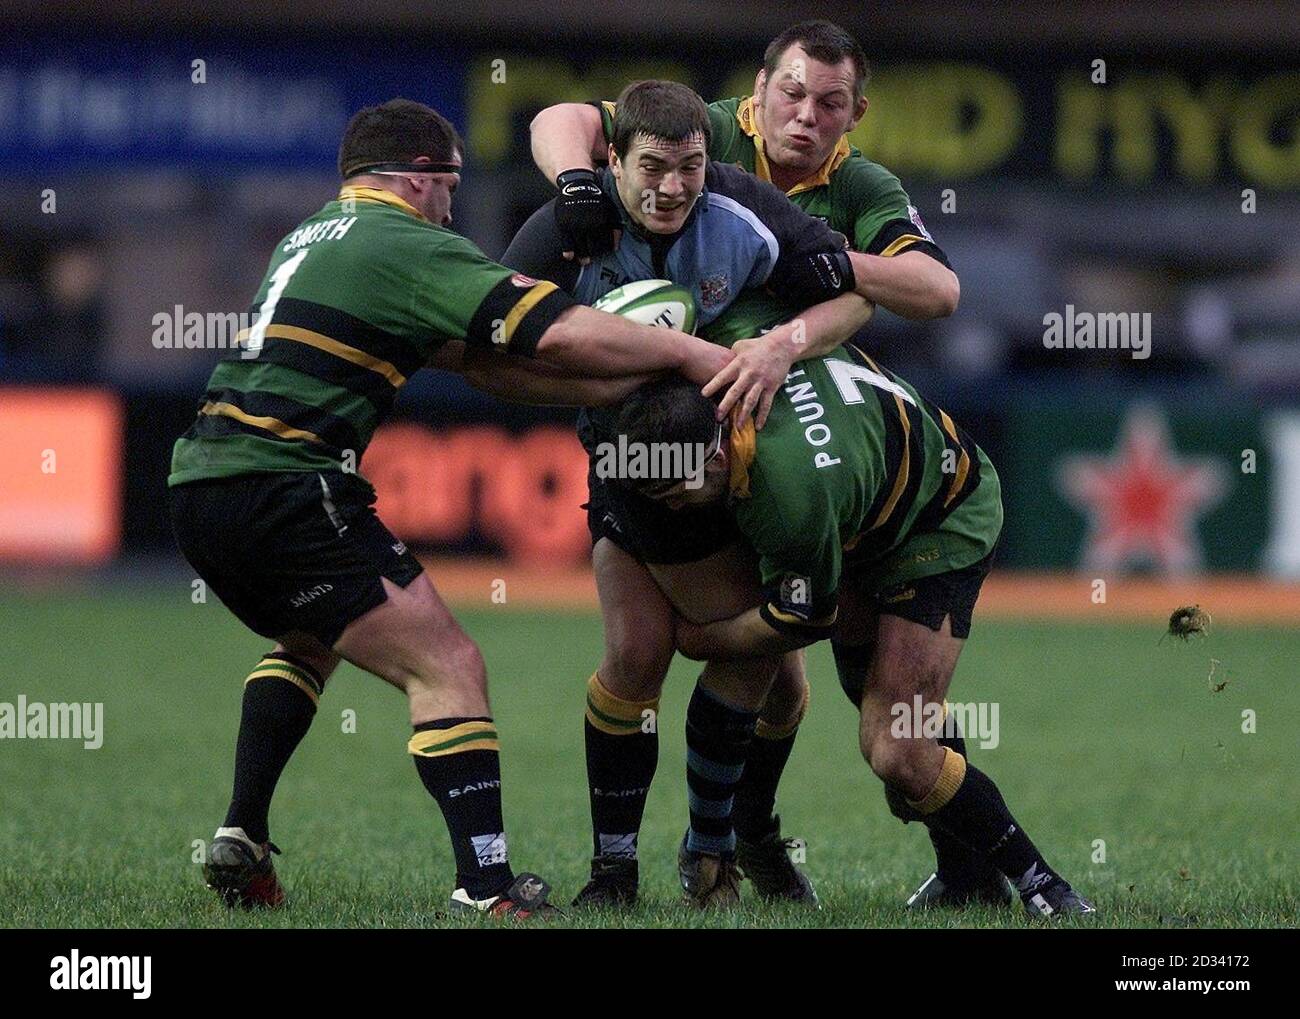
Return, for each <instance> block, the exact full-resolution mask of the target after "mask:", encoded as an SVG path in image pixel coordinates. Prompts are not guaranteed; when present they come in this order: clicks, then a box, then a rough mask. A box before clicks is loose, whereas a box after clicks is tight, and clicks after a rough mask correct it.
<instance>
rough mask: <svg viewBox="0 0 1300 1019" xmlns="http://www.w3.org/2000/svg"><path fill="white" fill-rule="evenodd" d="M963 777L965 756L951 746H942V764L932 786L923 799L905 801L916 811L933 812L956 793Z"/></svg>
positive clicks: (964, 773) (964, 774)
mask: <svg viewBox="0 0 1300 1019" xmlns="http://www.w3.org/2000/svg"><path fill="white" fill-rule="evenodd" d="M965 778H966V758H964V757H962V755H961V754H959V753H957V751H956V750H953V749H952V748H951V747H944V748H943V766H942V767H941V768H940V769H939V777H938V778H937V779H935V780H934V788H933V789H931V790H930V791H929V792H928V793H926V794H925V797H924V798H923V799H920V800H908V801H907V803H908V805H909V806H910V807H911V808H912V809H913V810H916V811H917V812H918V813H922V814H933V813H934V812H935V811H936V810H938V809H939V808H940V807H943V806H945V805H946V804H947V803H948V802H949V801H950V800H951V799H952V798H953V797H954V796H956V795H957V790H958V789H960V788H961V784H962V782H963V780H964V779H965Z"/></svg>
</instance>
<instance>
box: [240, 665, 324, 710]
mask: <svg viewBox="0 0 1300 1019" xmlns="http://www.w3.org/2000/svg"><path fill="white" fill-rule="evenodd" d="M255 679H283V680H284V681H285V682H287V683H292V684H293V685H294V686H296V687H297V688H298V689H299V690H301V691H302V692H303V693H305V694H306V695H307V696H308V698H309V699H310V700H311V702H312V704H320V695H319V694H318V693H317V692H316V688H315V687H313V686H312V685H311V683H310V682H309V681H308V680H306V679H304V678H303V676H302V674H301V672H300V670H298V669H295V668H294V667H293V666H292V665H289V664H288V663H287V662H282V661H279V660H277V659H275V658H268V659H263V660H262V661H260V662H258V663H257V668H256V669H254V670H253V671H252V672H250V673H249V674H248V678H247V679H245V680H244V686H248V684H249V683H251V682H252V681H253V680H255Z"/></svg>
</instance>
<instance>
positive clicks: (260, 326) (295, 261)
mask: <svg viewBox="0 0 1300 1019" xmlns="http://www.w3.org/2000/svg"><path fill="white" fill-rule="evenodd" d="M309 250H310V249H309V248H305V249H303V250H302V251H300V252H298V254H296V255H294V256H293V258H290V259H288V260H286V261H285V262H282V263H281V264H280V267H279V268H278V269H276V270H275V272H273V273H272V274H271V287H270V289H269V290H267V292H266V300H265V301H263V302H262V306H261V307H260V308H258V309H257V321H256V322H254V323H253V325H252V327H251V328H250V329H249V330H248V342H246V343H245V344H244V349H243V351H242V352H241V353H240V355H239V356H240V357H242V358H244V359H245V360H247V359H250V358H254V357H257V355H258V354H260V353H261V352H262V344H263V343H265V342H266V327H267V326H269V325H270V324H271V318H272V316H273V315H274V314H275V306H276V304H278V303H279V301H280V295H281V294H283V293H284V288H285V287H287V286H288V285H289V278H290V277H291V276H292V275H293V274H294V273H295V272H297V271H298V266H300V265H302V260H303V259H304V258H306V257H307V252H308V251H309Z"/></svg>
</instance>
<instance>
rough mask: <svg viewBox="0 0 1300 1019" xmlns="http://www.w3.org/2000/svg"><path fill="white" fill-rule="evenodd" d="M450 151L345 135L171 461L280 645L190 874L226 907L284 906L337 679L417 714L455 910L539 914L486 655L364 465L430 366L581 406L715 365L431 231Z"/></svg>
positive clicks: (448, 133)
mask: <svg viewBox="0 0 1300 1019" xmlns="http://www.w3.org/2000/svg"><path fill="white" fill-rule="evenodd" d="M461 153H462V145H461V142H460V139H459V138H458V136H457V134H456V131H455V129H454V128H453V127H452V125H451V124H450V123H449V122H448V121H447V120H446V119H445V118H443V117H442V116H441V115H439V114H438V113H437V112H436V111H434V110H432V109H430V108H429V107H427V106H423V105H421V104H419V103H413V102H409V101H406V100H393V101H391V102H388V103H385V104H383V105H382V106H378V107H372V108H369V109H365V110H362V111H361V112H359V113H358V114H357V115H356V116H355V117H353V118H352V120H351V121H350V122H349V124H348V127H347V129H346V131H345V133H344V136H343V140H342V144H341V145H340V149H339V171H340V175H341V176H342V178H343V181H344V186H343V189H342V191H341V192H340V193H339V196H338V198H337V199H335V200H334V201H331V202H329V203H328V204H326V205H325V206H324V208H322V209H321V210H320V211H319V212H317V213H315V214H314V215H312V216H310V217H308V218H307V219H306V220H304V221H303V223H302V224H300V225H299V226H298V227H297V229H295V230H294V231H293V232H292V233H290V234H289V235H288V236H287V237H285V238H284V239H283V240H282V241H281V242H280V243H279V244H278V245H277V246H276V249H275V251H274V253H273V255H272V258H271V263H270V267H269V269H268V271H267V273H266V276H265V278H264V279H263V281H262V284H261V286H260V287H259V289H258V292H257V295H256V298H255V299H254V304H253V308H252V314H253V319H252V324H251V326H250V328H249V329H248V330H246V331H244V332H242V333H241V335H240V349H238V350H237V351H235V352H234V353H232V354H231V355H229V356H228V357H226V359H225V360H223V361H222V362H221V363H220V364H219V365H218V366H217V368H216V369H215V370H214V371H213V373H212V376H211V378H210V379H209V382H208V386H207V390H206V392H205V393H204V395H203V398H202V400H201V402H200V405H199V410H198V415H197V418H196V420H195V422H194V424H193V425H192V426H191V427H190V429H189V430H188V431H187V432H186V433H185V434H184V435H183V436H182V437H181V438H180V439H179V440H178V441H177V442H176V445H175V449H174V452H173V457H172V470H171V475H170V477H169V479H168V485H169V488H170V494H171V515H172V523H173V528H174V531H175V534H176V538H177V542H178V544H179V545H180V548H181V550H182V552H183V553H184V554H185V556H186V558H187V559H188V560H189V561H190V563H191V564H192V565H193V566H194V568H195V569H196V570H197V572H198V574H199V576H200V577H202V578H203V580H204V581H205V582H206V583H207V585H208V586H209V587H211V589H212V590H213V591H214V592H215V593H216V595H217V596H218V597H219V598H220V599H221V600H222V602H223V603H225V605H226V606H227V607H228V608H229V609H231V611H232V612H234V614H235V615H236V616H238V617H239V619H240V620H241V621H243V622H244V623H245V624H246V625H247V626H248V627H249V628H250V629H252V630H254V631H255V632H257V633H259V634H261V635H262V636H264V637H268V638H271V639H273V640H275V641H276V645H275V647H274V649H273V650H272V651H271V652H270V653H268V654H267V655H265V656H264V657H263V658H262V659H261V661H260V662H259V663H258V664H257V666H256V667H255V668H254V669H253V671H252V673H251V674H250V675H249V677H248V679H247V680H246V682H245V686H244V694H243V708H242V716H241V721H240V728H239V738H238V742H237V745H236V752H235V779H234V792H233V796H232V799H231V803H230V808H229V811H228V813H227V815H226V819H225V822H224V824H223V825H222V826H221V827H220V828H219V829H218V830H217V834H216V837H215V838H214V839H213V841H212V843H211V845H210V847H209V850H208V860H207V864H206V867H205V876H206V878H207V881H208V883H209V885H210V887H212V888H213V889H214V890H216V891H217V892H218V893H219V894H220V895H221V896H222V898H223V899H224V900H225V901H226V902H227V903H228V904H230V905H242V906H277V905H279V904H280V903H281V901H282V900H283V897H284V892H283V889H282V887H281V885H280V882H279V880H278V879H277V877H276V874H275V870H274V867H273V866H272V861H271V854H272V853H273V852H278V850H277V849H276V848H275V847H274V846H273V845H272V844H271V841H270V833H269V828H268V815H269V810H270V803H271V798H272V795H273V793H274V791H275V786H276V784H277V782H278V780H279V778H280V775H281V773H282V771H283V769H284V767H285V765H286V764H287V762H288V760H289V757H290V756H291V755H292V753H293V751H294V749H295V748H296V747H297V745H298V744H299V742H300V741H301V740H302V738H303V736H304V735H305V734H306V732H307V729H308V727H309V726H310V724H311V720H312V716H313V715H314V714H315V711H316V704H317V701H318V699H319V697H320V695H321V693H322V691H323V688H324V686H325V683H326V681H327V680H328V678H329V676H330V674H331V673H332V672H333V670H334V668H335V667H336V666H337V665H338V663H339V661H340V660H341V659H346V660H348V661H350V662H352V663H353V664H355V665H356V666H358V667H359V668H361V669H364V670H366V671H367V672H370V673H372V674H374V675H376V676H378V677H380V678H382V679H384V680H386V681H388V682H389V683H391V684H393V685H394V686H396V687H398V688H399V689H401V690H402V691H403V692H404V693H405V694H406V696H407V698H408V701H409V704H410V717H411V724H412V726H413V727H414V735H413V736H412V737H411V739H410V741H409V743H408V745H407V749H408V750H409V752H410V753H411V754H412V755H413V757H414V759H415V765H416V769H417V771H418V773H419V776H420V778H421V779H422V781H423V782H424V784H425V786H426V788H427V789H428V791H429V793H430V794H431V795H432V796H433V797H434V799H435V800H436V801H437V803H438V805H439V807H440V808H441V810H442V814H443V817H444V819H445V821H446V824H447V828H448V830H449V833H450V836H451V843H452V849H453V852H454V855H455V860H456V884H455V888H454V891H453V892H452V896H451V904H452V907H453V908H457V909H465V910H477V911H485V912H491V913H494V914H501V915H506V914H508V915H514V916H520V917H522V916H527V915H531V914H533V913H535V912H537V911H538V910H546V909H550V908H551V907H549V905H548V904H547V903H546V901H545V899H546V892H547V890H548V887H547V885H546V883H545V882H544V881H542V880H541V879H539V878H537V877H536V876H535V875H528V874H520V875H518V876H516V875H515V874H514V872H513V871H512V869H511V866H510V861H509V856H508V851H507V846H506V836H505V826H504V824H503V823H502V816H501V788H500V787H501V772H500V765H499V760H498V736H497V728H496V725H495V724H494V722H493V720H492V717H491V711H490V708H489V705H488V698H487V680H486V675H485V670H484V664H483V658H482V656H481V654H480V653H479V650H478V648H477V646H476V645H475V644H474V642H473V641H472V640H471V639H470V638H469V637H468V636H467V635H466V634H465V632H464V631H463V630H462V629H461V628H460V626H459V625H458V624H457V623H456V621H455V619H453V618H452V616H451V614H450V613H449V612H448V610H447V608H446V606H445V605H444V604H443V602H442V600H441V599H440V598H439V597H438V594H437V592H436V591H435V590H434V588H433V585H432V584H431V583H430V582H429V579H428V577H427V576H425V575H424V573H423V571H422V568H421V566H420V564H419V563H418V562H417V561H416V559H415V558H414V557H413V556H412V555H411V553H410V552H409V551H408V550H407V548H406V546H405V545H404V544H403V543H402V542H401V541H399V540H398V539H397V538H396V537H394V536H393V535H392V534H391V533H390V532H389V531H388V530H387V529H386V528H385V527H384V526H383V524H382V523H380V521H379V519H378V518H377V517H376V516H375V513H374V510H373V509H372V503H373V502H374V499H375V493H374V490H373V489H372V488H371V486H370V485H369V483H367V482H366V481H365V480H364V479H363V478H362V477H361V476H360V475H359V474H358V473H357V465H358V463H359V461H360V460H361V457H362V454H363V453H364V452H365V449H366V446H367V444H368V443H369V441H370V438H371V436H372V435H373V434H374V431H375V429H376V427H377V426H378V425H379V424H380V423H381V422H382V421H383V420H384V418H386V417H387V416H388V414H389V412H390V411H391V410H392V407H393V403H394V401H395V399H396V396H397V392H398V390H399V389H400V388H401V386H402V385H403V384H404V383H405V382H406V380H407V379H408V378H409V377H410V376H411V375H412V374H413V373H414V372H416V371H417V370H419V369H420V368H421V367H423V366H425V365H434V366H445V367H450V368H453V369H457V370H463V371H465V372H466V373H467V374H469V375H470V376H471V377H473V376H474V374H475V373H476V372H477V373H478V374H479V375H480V376H483V375H490V374H491V373H492V372H494V371H495V370H496V368H497V366H499V365H501V366H513V368H514V369H515V370H518V368H519V365H520V364H521V363H526V368H527V372H528V374H529V376H530V377H532V378H534V379H535V385H537V386H538V387H540V388H542V389H545V388H546V385H547V380H551V381H552V382H554V383H555V384H556V387H557V390H558V389H559V388H562V390H563V392H564V393H565V394H568V395H569V396H571V397H573V398H575V399H577V400H579V402H582V403H593V404H595V403H602V402H605V401H607V400H609V399H612V398H617V397H618V396H621V395H625V394H626V393H627V392H630V391H631V389H632V388H634V386H635V384H636V383H635V381H634V379H635V378H636V373H638V372H653V371H658V370H666V369H671V370H677V371H681V372H683V373H684V374H686V375H687V376H688V377H690V378H693V379H694V380H695V382H696V384H703V383H704V382H705V381H707V380H708V379H709V378H710V377H712V376H713V375H714V374H716V372H717V371H718V370H719V369H720V368H721V367H722V365H724V364H725V363H726V362H727V360H728V359H729V358H730V354H729V353H728V352H726V351H725V350H723V349H722V348H720V347H718V346H716V345H714V344H710V343H707V342H705V341H703V340H700V339H697V338H695V337H692V336H687V335H685V334H684V333H678V332H673V331H671V330H665V329H656V328H651V327H648V326H640V325H636V324H634V323H631V322H629V321H627V320H626V319H622V318H619V317H618V316H614V315H608V314H605V313H603V312H599V311H594V310H592V309H590V308H586V307H581V306H579V305H577V304H575V302H574V301H573V300H572V298H570V297H569V296H568V295H567V294H564V293H563V292H562V291H560V290H558V289H557V288H556V286H555V285H554V284H553V283H551V282H548V281H538V280H534V279H530V278H528V277H524V276H521V275H520V274H518V273H515V272H513V271H512V270H510V269H507V268H505V267H504V266H501V265H499V264H497V263H495V262H492V261H490V260H489V259H488V258H486V257H485V256H484V255H483V254H482V253H481V252H480V251H479V250H478V249H477V248H476V247H474V245H473V244H471V243H470V242H469V241H467V240H465V239H464V238H463V237H461V236H459V235H458V234H455V233H452V232H451V231H450V230H448V229H446V227H447V225H448V224H450V222H451V201H452V193H453V192H454V191H455V189H456V187H457V184H458V183H459V179H460V168H461ZM543 362H549V363H550V367H548V365H547V364H544V363H543ZM561 369H563V372H562V371H561ZM584 372H589V373H592V374H591V375H584V374H582V373H584ZM575 373H576V374H575ZM615 375H618V376H621V378H619V379H614V378H612V376H615ZM646 377H647V376H644V375H643V376H642V377H641V379H642V381H644V379H645V378H646Z"/></svg>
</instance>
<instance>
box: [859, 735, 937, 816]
mask: <svg viewBox="0 0 1300 1019" xmlns="http://www.w3.org/2000/svg"><path fill="white" fill-rule="evenodd" d="M925 745H926V741H925V740H922V739H912V738H908V739H899V738H897V737H895V736H894V735H893V734H892V733H890V731H889V730H888V729H884V730H881V731H880V732H876V733H867V732H865V731H864V732H863V734H862V737H861V741H860V746H861V749H862V755H863V757H865V758H866V760H867V764H869V765H870V766H871V770H872V771H873V772H875V774H876V777H877V778H879V779H880V780H881V781H882V782H884V783H885V785H886V786H888V787H891V788H893V789H895V790H897V791H898V792H900V793H901V794H903V795H904V796H909V797H912V798H913V799H919V798H920V797H922V796H924V795H925V793H926V791H927V790H926V789H925V788H924V787H923V786H924V782H923V781H922V772H923V771H924V768H925V760H926V758H925Z"/></svg>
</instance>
